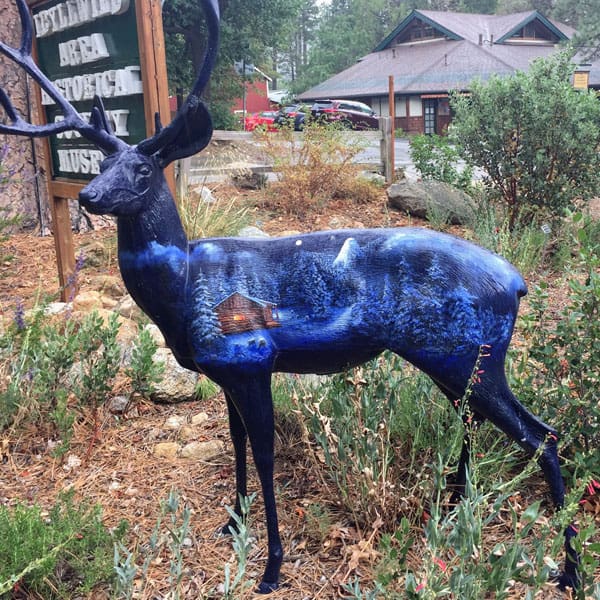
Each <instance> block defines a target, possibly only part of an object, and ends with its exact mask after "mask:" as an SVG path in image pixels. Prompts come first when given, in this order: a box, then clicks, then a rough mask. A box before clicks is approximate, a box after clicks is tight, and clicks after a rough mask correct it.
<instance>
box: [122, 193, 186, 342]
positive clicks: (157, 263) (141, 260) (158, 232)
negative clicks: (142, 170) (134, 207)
mask: <svg viewBox="0 0 600 600" xmlns="http://www.w3.org/2000/svg"><path fill="white" fill-rule="evenodd" d="M165 189H166V184H165ZM117 230H118V242H119V267H120V270H121V275H122V277H123V281H124V282H125V286H126V287H127V289H128V291H129V293H130V294H131V296H132V297H133V299H134V300H135V301H136V303H137V304H138V305H139V306H140V307H141V308H142V310H144V312H146V314H148V315H149V316H150V318H151V319H152V320H153V321H154V322H155V323H156V324H157V325H158V326H159V327H160V329H161V330H162V331H163V333H164V334H165V335H172V336H177V335H179V333H178V332H179V329H180V328H181V326H182V320H181V314H182V311H183V307H184V301H185V287H186V281H187V274H188V267H189V262H188V240H187V237H186V235H185V232H184V229H183V226H182V224H181V220H180V218H179V214H178V212H177V209H176V207H175V203H174V202H173V199H172V197H171V195H170V193H167V194H165V190H160V189H158V190H156V191H155V193H154V197H153V198H152V199H151V201H150V202H148V203H146V206H145V209H144V210H143V211H141V212H139V213H138V214H136V215H135V216H120V217H118V219H117Z"/></svg>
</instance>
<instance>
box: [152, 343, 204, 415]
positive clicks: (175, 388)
mask: <svg viewBox="0 0 600 600" xmlns="http://www.w3.org/2000/svg"><path fill="white" fill-rule="evenodd" d="M154 361H156V362H162V363H164V365H165V370H164V372H163V375H162V377H161V379H160V381H159V382H158V383H157V384H155V386H154V387H155V390H154V392H153V393H152V395H151V399H152V400H154V401H155V402H166V403H169V404H172V403H174V402H184V401H188V400H195V399H196V397H197V393H196V383H197V380H198V375H197V373H194V372H193V371H189V370H188V369H184V368H183V367H182V366H181V365H180V364H179V363H178V362H177V360H175V357H174V356H173V353H172V352H171V351H170V350H169V349H168V348H159V349H158V350H157V351H156V353H155V354H154Z"/></svg>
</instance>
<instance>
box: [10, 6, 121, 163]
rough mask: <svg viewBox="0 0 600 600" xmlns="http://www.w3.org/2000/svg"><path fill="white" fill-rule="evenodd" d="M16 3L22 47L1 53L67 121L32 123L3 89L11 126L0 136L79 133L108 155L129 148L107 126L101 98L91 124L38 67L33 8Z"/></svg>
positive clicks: (11, 48)
mask: <svg viewBox="0 0 600 600" xmlns="http://www.w3.org/2000/svg"><path fill="white" fill-rule="evenodd" d="M16 3H17V8H18V9H19V17H20V19H21V46H20V48H13V47H12V46H9V45H8V44H5V43H4V42H1V41H0V53H2V54H4V55H5V56H6V57H8V58H9V59H10V60H12V61H13V62H15V63H16V64H17V65H19V66H20V67H22V68H23V70H24V71H25V72H26V73H28V74H29V75H30V76H31V77H32V78H33V79H34V80H35V81H36V82H37V83H38V85H39V86H40V87H41V88H42V89H43V90H44V91H45V92H46V93H47V94H48V96H50V98H52V100H54V102H56V103H57V104H58V106H59V107H60V109H61V111H62V114H63V119H62V120H60V121H55V122H54V123H47V124H45V125H34V124H33V123H29V122H28V121H25V120H24V119H23V118H22V117H21V116H20V115H19V113H18V111H17V109H16V108H15V106H14V104H13V103H12V101H11V99H10V98H9V96H8V94H6V92H5V91H4V90H3V89H1V88H0V105H1V106H2V108H3V109H4V111H5V112H6V116H7V117H8V121H9V123H0V133H9V134H13V135H24V136H28V137H47V136H49V135H52V134H55V133H61V132H63V131H69V130H75V131H78V132H79V133H80V134H81V135H82V136H83V137H85V138H86V139H88V140H89V141H90V142H92V143H93V144H95V145H96V146H98V147H99V148H100V149H101V150H103V151H104V152H106V153H107V154H112V153H114V152H116V151H118V150H119V149H123V148H124V147H127V144H126V143H125V142H124V141H123V140H120V139H119V138H118V137H116V136H115V135H114V134H113V133H112V131H111V130H110V127H107V126H106V125H107V123H108V122H107V119H106V115H105V114H104V108H103V106H102V102H101V100H100V99H99V98H95V99H94V108H93V109H92V115H93V118H92V120H91V124H90V123H88V122H87V121H86V120H85V119H84V118H83V117H82V116H81V115H80V114H79V113H78V112H77V110H75V108H74V107H73V106H72V105H71V104H70V103H69V102H68V101H67V100H66V98H65V97H64V96H63V95H62V94H61V93H60V91H59V90H58V89H57V88H56V86H55V85H54V84H53V83H52V82H51V81H50V80H49V79H48V78H47V77H46V75H44V73H42V71H41V70H40V68H39V67H38V66H37V65H36V64H35V62H34V61H33V58H32V56H31V48H32V41H33V23H32V19H31V15H30V14H29V8H28V7H27V4H26V3H25V0H16Z"/></svg>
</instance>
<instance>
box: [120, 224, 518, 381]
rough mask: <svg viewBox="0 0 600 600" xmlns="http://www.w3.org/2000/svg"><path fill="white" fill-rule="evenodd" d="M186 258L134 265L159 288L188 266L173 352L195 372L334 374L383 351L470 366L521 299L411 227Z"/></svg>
mask: <svg viewBox="0 0 600 600" xmlns="http://www.w3.org/2000/svg"><path fill="white" fill-rule="evenodd" d="M188 256H189V262H188V261H187V260H186V259H187V258H188ZM188 256H186V255H185V253H184V252H183V251H182V250H180V249H178V248H177V247H175V246H159V245H158V244H156V243H153V244H152V245H151V248H149V251H148V252H147V253H141V254H138V255H137V257H136V258H134V257H131V259H132V260H133V261H135V262H136V263H137V266H138V267H143V268H145V269H146V270H147V269H148V268H150V269H151V268H152V263H155V264H156V263H160V264H162V269H161V271H162V277H161V278H160V279H162V282H160V281H158V282H157V285H159V287H160V288H161V290H162V291H165V290H164V286H168V285H169V281H173V282H175V281H177V280H180V278H181V277H182V276H184V273H183V271H184V270H186V269H188V268H189V270H188V271H187V272H186V273H185V277H186V280H187V284H186V286H185V297H182V298H179V302H174V303H173V310H174V311H177V314H178V315H179V316H181V315H182V314H184V315H185V322H186V323H187V327H186V328H185V330H186V341H187V342H188V348H187V350H185V349H183V348H182V347H181V343H178V344H177V345H178V350H179V353H180V354H182V355H187V356H189V358H191V359H192V360H193V361H194V362H195V363H196V364H197V366H199V367H200V368H201V369H202V368H203V367H204V368H209V367H210V365H211V364H224V363H227V364H238V365H239V364H244V363H248V364H249V365H252V364H256V365H259V364H264V363H271V364H273V365H274V368H275V369H276V370H284V371H294V372H333V371H336V370H339V369H341V368H344V367H346V366H350V365H353V364H358V363H360V362H362V361H364V360H365V359H367V358H369V357H371V356H374V355H376V354H377V353H378V352H381V351H382V350H384V349H391V350H393V351H395V352H398V353H399V354H401V355H403V356H404V357H406V358H407V359H408V360H411V361H412V362H415V363H416V364H417V366H420V368H424V370H426V371H427V368H426V367H427V365H423V364H422V361H423V360H425V361H427V362H428V363H429V362H434V361H435V360H438V361H439V360H440V359H441V357H443V359H442V360H444V361H446V363H447V362H448V360H455V359H457V358H459V357H469V359H472V357H473V355H474V353H475V354H476V352H477V350H478V348H479V346H480V345H481V344H489V345H491V346H492V347H494V348H496V349H498V350H502V352H503V351H504V350H505V349H506V346H507V345H508V342H509V340H510V336H511V333H512V326H513V322H514V315H515V314H516V310H517V308H518V297H519V296H520V295H522V293H524V291H525V285H524V283H523V280H522V278H521V276H520V275H519V274H518V272H517V271H516V270H515V269H514V268H513V267H512V266H511V265H510V264H509V263H507V262H506V261H505V260H504V259H502V258H500V257H499V256H497V255H495V254H493V253H491V252H488V251H487V250H484V249H481V248H479V247H477V246H474V245H473V244H470V243H468V242H465V241H464V240H461V239H458V238H455V237H453V236H449V235H444V234H439V233H437V232H431V231H428V230H425V229H416V228H407V229H400V230H394V231H390V230H340V231H327V232H322V233H313V234H310V235H299V236H293V237H286V238H273V239H266V240H262V239H260V240H257V239H245V238H218V239H206V240H199V241H196V242H192V243H190V245H189V250H188ZM144 263H145V264H144ZM188 265H189V267H188ZM165 269H166V270H165ZM498 292H503V293H498ZM506 292H508V293H506ZM499 302H503V304H498V303H499ZM420 363H421V364H420ZM429 371H431V370H430V369H429Z"/></svg>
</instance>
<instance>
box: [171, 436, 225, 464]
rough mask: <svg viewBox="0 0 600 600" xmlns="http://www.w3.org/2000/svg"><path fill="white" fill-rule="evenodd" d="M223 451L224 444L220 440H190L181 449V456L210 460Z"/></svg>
mask: <svg viewBox="0 0 600 600" xmlns="http://www.w3.org/2000/svg"><path fill="white" fill-rule="evenodd" d="M224 451H225V445H224V444H223V442H221V441H220V440H209V441H208V442H190V443H189V444H186V445H185V446H184V447H183V448H182V449H181V457H182V458H195V459H196V460H212V459H213V458H216V457H217V456H219V455H220V454H222V453H223V452H224Z"/></svg>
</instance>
